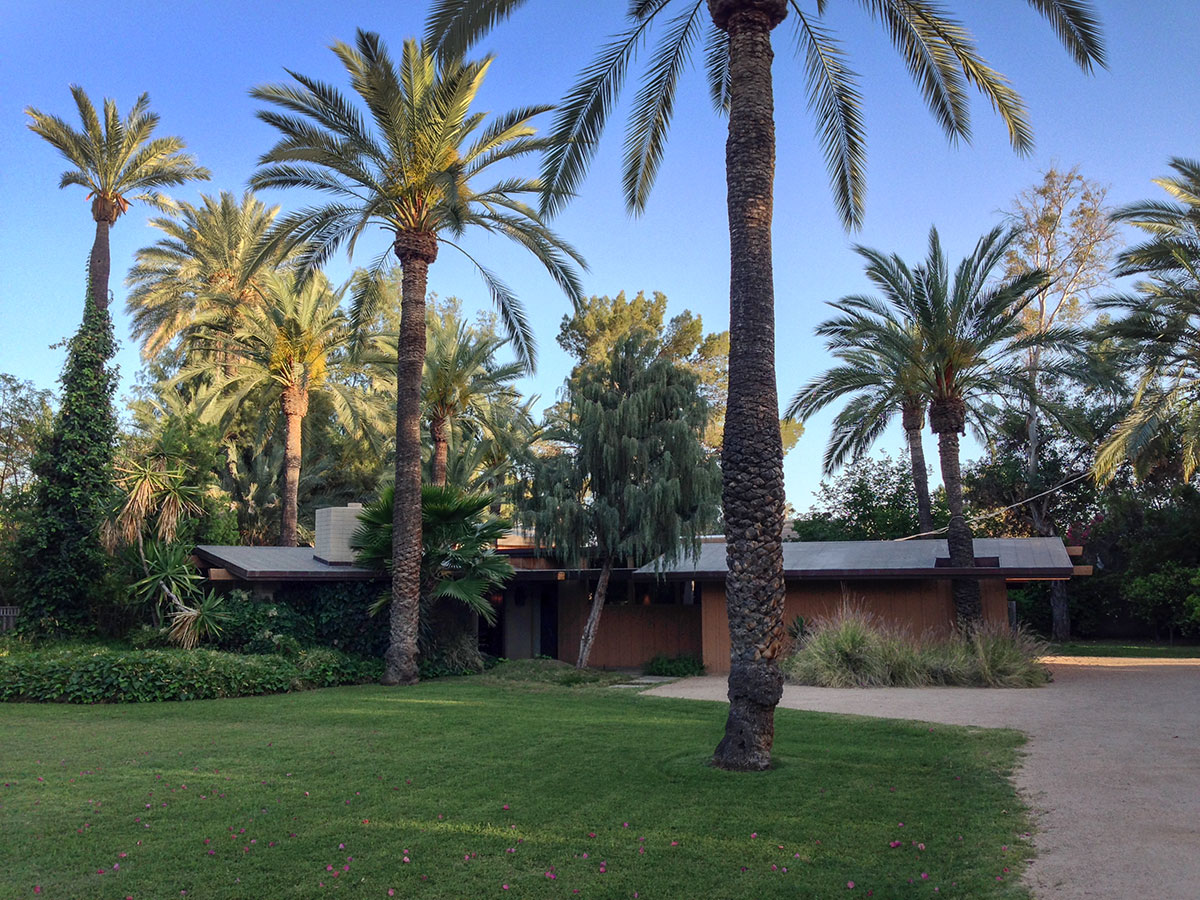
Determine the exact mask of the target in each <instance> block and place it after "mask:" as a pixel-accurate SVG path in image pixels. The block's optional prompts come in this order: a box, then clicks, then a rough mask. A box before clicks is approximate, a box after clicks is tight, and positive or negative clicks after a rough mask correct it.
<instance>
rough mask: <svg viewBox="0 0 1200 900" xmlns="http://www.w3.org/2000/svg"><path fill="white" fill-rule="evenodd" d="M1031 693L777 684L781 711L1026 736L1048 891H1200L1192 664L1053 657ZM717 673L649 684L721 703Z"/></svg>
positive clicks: (1198, 680) (1036, 875) (1198, 703)
mask: <svg viewBox="0 0 1200 900" xmlns="http://www.w3.org/2000/svg"><path fill="white" fill-rule="evenodd" d="M1047 662H1048V663H1049V664H1050V666H1051V668H1052V669H1053V671H1054V683H1053V684H1051V685H1049V686H1047V687H1044V688H1039V689H1032V690H1001V689H978V688H923V689H919V688H875V689H865V690H864V689H849V690H841V689H834V688H810V687H797V686H792V685H789V686H787V687H786V688H784V694H783V701H782V702H781V703H780V705H781V706H784V707H787V708H789V709H808V710H817V711H821V712H835V713H852V714H855V715H860V716H878V717H884V718H894V719H919V720H922V721H926V722H943V723H947V724H951V725H977V726H983V727H989V728H1000V727H1004V728H1016V729H1019V730H1021V731H1024V732H1025V733H1026V734H1028V735H1029V743H1028V744H1027V745H1026V752H1027V755H1026V757H1025V759H1024V761H1023V763H1022V765H1021V768H1020V769H1019V770H1018V772H1017V776H1016V782H1017V787H1018V788H1019V789H1020V791H1021V793H1022V795H1023V796H1024V797H1025V799H1026V802H1028V803H1029V805H1030V807H1031V808H1032V809H1033V811H1034V813H1035V815H1036V817H1037V821H1038V834H1037V835H1036V838H1035V843H1036V845H1037V848H1038V856H1037V859H1036V861H1035V862H1034V864H1033V865H1032V866H1031V868H1030V870H1029V874H1028V876H1027V881H1028V883H1029V885H1030V887H1031V888H1032V890H1033V893H1034V896H1036V897H1039V898H1043V900H1050V898H1055V900H1059V898H1062V900H1076V898H1084V897H1087V898H1100V897H1103V898H1114V900H1123V898H1139V897H1164V898H1168V897H1169V898H1191V897H1200V660H1146V659H1098V658H1086V659H1085V658H1078V657H1072V658H1065V657H1062V658H1050V659H1048V660H1047ZM725 690H726V683H725V677H724V676H706V677H703V678H689V679H686V680H683V681H677V682H674V683H672V684H668V685H664V686H662V687H657V688H653V689H651V690H649V691H646V693H647V694H650V695H654V696H660V697H683V698H691V699H697V700H725Z"/></svg>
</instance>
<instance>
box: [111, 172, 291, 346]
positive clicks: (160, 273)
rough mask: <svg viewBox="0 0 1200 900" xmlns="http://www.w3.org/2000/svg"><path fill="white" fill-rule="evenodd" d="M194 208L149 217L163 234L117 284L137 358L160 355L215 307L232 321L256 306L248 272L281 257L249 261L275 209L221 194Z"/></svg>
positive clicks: (249, 195) (249, 196)
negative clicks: (124, 294) (123, 288)
mask: <svg viewBox="0 0 1200 900" xmlns="http://www.w3.org/2000/svg"><path fill="white" fill-rule="evenodd" d="M200 200H201V204H200V206H193V205H192V204H190V203H180V204H179V205H178V208H177V209H176V210H173V211H172V213H171V215H169V216H160V217H157V218H154V219H151V220H150V224H151V225H153V226H154V227H155V228H157V229H159V230H160V231H162V232H163V234H164V236H163V237H162V238H160V239H159V240H158V241H156V242H155V243H154V244H151V245H150V246H149V247H143V248H142V249H141V250H138V251H137V253H136V254H135V257H134V258H135V259H136V262H135V263H134V265H133V268H131V269H130V270H129V275H128V276H127V277H126V279H125V283H126V284H127V285H128V286H129V287H130V289H131V290H130V292H129V297H128V298H127V299H126V301H125V305H126V309H127V310H128V311H129V313H130V315H131V316H132V318H133V337H134V340H137V341H140V342H141V344H142V357H143V359H150V358H152V357H154V356H157V355H158V354H160V353H162V352H163V351H164V350H165V349H166V348H167V347H168V345H170V343H171V342H172V341H173V340H174V339H175V338H176V337H178V336H179V334H180V332H181V331H183V330H184V329H186V328H187V327H188V326H189V325H190V324H191V323H192V322H193V321H195V319H196V318H197V317H199V316H204V315H208V314H210V313H211V312H213V310H215V309H218V308H219V309H221V310H224V311H225V312H226V313H227V314H228V315H230V316H236V315H237V314H238V313H239V310H242V309H244V308H245V307H246V305H247V304H252V303H255V302H257V299H258V294H257V292H256V289H257V287H258V285H257V284H256V282H255V275H256V274H257V273H256V272H255V271H254V269H255V268H258V269H264V268H266V269H269V268H273V267H274V266H276V265H278V264H280V263H281V262H283V260H281V259H266V260H257V259H256V249H257V247H258V245H259V244H261V243H262V242H263V240H264V238H265V236H266V234H267V232H268V230H269V229H270V227H271V223H272V222H274V220H275V216H276V215H277V214H278V212H279V207H278V206H275V207H268V206H266V205H265V204H263V203H262V202H261V201H260V200H258V198H256V197H255V196H254V194H253V193H251V192H250V191H247V192H246V193H245V194H243V195H242V197H241V199H240V200H239V199H238V198H237V197H235V196H234V195H233V194H231V193H229V192H228V191H221V192H220V194H219V195H218V196H217V197H210V196H208V195H207V194H201V195H200Z"/></svg>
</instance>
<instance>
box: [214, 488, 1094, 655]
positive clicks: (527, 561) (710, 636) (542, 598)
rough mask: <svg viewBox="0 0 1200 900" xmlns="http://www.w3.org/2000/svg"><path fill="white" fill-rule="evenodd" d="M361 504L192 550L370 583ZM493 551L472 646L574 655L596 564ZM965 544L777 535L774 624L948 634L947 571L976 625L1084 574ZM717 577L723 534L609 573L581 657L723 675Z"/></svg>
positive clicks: (1022, 549)
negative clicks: (491, 585) (1039, 588)
mask: <svg viewBox="0 0 1200 900" xmlns="http://www.w3.org/2000/svg"><path fill="white" fill-rule="evenodd" d="M358 512H359V509H358V508H356V507H344V508H339V509H323V510H318V511H317V529H316V541H315V544H316V546H315V547H311V548H310V547H229V546H212V545H203V546H199V547H197V548H196V550H195V557H196V559H197V562H198V563H199V565H200V567H201V571H202V572H203V574H204V575H205V576H206V577H207V578H208V579H209V580H210V581H214V582H230V583H235V584H238V585H241V586H245V587H248V588H251V589H253V590H254V591H255V593H256V594H259V595H270V593H271V592H272V591H273V590H274V589H275V588H277V587H278V586H280V585H282V584H284V583H288V582H293V583H294V582H317V581H322V582H337V581H342V582H348V581H367V580H373V579H374V580H381V576H380V574H379V573H378V572H375V571H372V570H370V569H363V568H360V567H358V566H356V565H354V564H353V561H354V555H353V553H352V552H351V551H350V549H349V535H350V533H351V532H352V531H353V529H354V527H355V525H356V524H357V516H358ZM497 549H498V550H499V551H500V552H502V553H505V554H506V555H507V556H508V557H509V559H510V561H511V562H512V564H513V566H514V568H515V569H516V574H515V576H514V577H513V579H512V580H511V581H510V582H509V583H508V585H507V586H506V587H505V588H504V590H503V591H502V592H498V593H497V594H496V595H494V596H493V597H492V602H493V603H494V604H495V605H496V608H497V612H498V616H497V621H496V624H495V625H491V626H489V625H487V624H486V623H481V624H480V635H479V639H480V647H481V648H482V649H483V650H484V651H485V652H488V653H491V654H494V655H496V656H504V657H507V658H509V659H521V658H528V657H533V656H538V655H545V656H550V657H553V658H556V659H561V660H565V661H567V662H574V661H575V660H576V659H577V657H578V652H579V640H580V636H581V635H582V633H583V625H584V622H585V621H586V619H587V614H588V607H589V603H590V598H591V593H592V591H593V589H594V588H595V585H596V581H597V579H598V578H599V576H600V570H599V568H590V567H580V568H562V567H558V566H556V564H555V563H554V562H553V561H551V560H550V559H548V558H546V557H544V556H542V555H539V553H538V552H537V550H536V549H535V548H534V546H533V544H532V542H531V541H530V540H528V538H527V537H524V536H522V535H520V534H513V535H511V536H510V537H509V538H507V539H505V540H503V541H501V542H500V544H499V545H498V548H497ZM1074 549H1075V548H1072V550H1074ZM975 552H976V554H977V556H976V568H973V569H969V570H957V569H952V568H950V567H949V565H948V563H949V558H948V551H947V548H946V542H945V541H944V540H927V541H830V542H820V543H815V542H795V541H789V542H785V543H784V545H783V556H784V560H783V562H784V577H785V579H786V596H785V608H784V616H785V622H787V623H791V622H792V621H794V620H795V618H796V617H797V616H803V617H804V619H805V620H806V621H811V620H812V619H813V618H815V617H817V616H822V615H828V614H830V613H831V612H833V611H834V610H835V609H836V608H837V607H838V606H839V605H840V604H841V603H842V602H843V600H844V599H849V600H851V601H853V602H858V603H861V605H863V606H864V607H866V608H867V609H868V610H870V611H872V612H874V613H875V614H877V615H879V616H880V617H881V618H883V619H884V620H885V621H888V622H892V623H895V624H898V625H904V626H906V627H907V628H909V629H910V630H911V631H913V632H914V633H922V632H927V631H928V632H935V633H945V632H948V631H949V630H950V629H951V628H952V627H953V623H954V605H953V601H952V599H951V587H950V586H951V580H950V579H952V578H954V577H956V576H962V575H965V574H969V575H970V576H971V577H973V578H977V579H979V582H980V587H981V592H982V595H983V614H984V619H985V621H988V622H993V623H997V624H1003V623H1006V622H1007V621H1008V603H1007V600H1008V588H1007V585H1008V584H1009V583H1013V582H1023V581H1053V580H1065V579H1068V578H1070V577H1071V576H1072V575H1073V574H1081V573H1080V572H1077V571H1076V569H1075V567H1074V566H1073V565H1072V562H1071V554H1070V553H1069V552H1068V549H1067V548H1066V547H1065V546H1064V545H1063V542H1062V541H1061V540H1060V539H1058V538H980V539H977V540H976V541H975ZM725 573H726V562H725V542H724V540H722V539H718V538H712V539H706V540H705V541H704V542H703V543H702V544H701V546H700V552H699V554H698V555H697V556H695V557H685V558H682V559H679V560H677V561H675V562H674V563H670V564H667V563H664V562H663V561H661V560H658V561H655V562H652V563H650V564H649V565H646V566H643V567H641V568H640V569H633V568H623V569H615V570H614V571H613V572H612V576H611V580H610V583H609V589H608V600H607V603H606V604H605V609H604V613H603V616H602V618H601V620H600V629H599V632H598V634H597V636H596V641H595V643H594V644H593V647H592V655H591V660H590V662H591V664H592V665H595V666H600V667H609V668H617V667H633V666H641V665H643V664H644V663H645V662H647V661H648V660H649V659H651V658H652V657H654V656H656V655H660V654H661V655H665V656H679V655H681V654H685V653H688V654H692V655H695V656H698V657H700V658H702V659H703V661H704V664H705V666H706V667H707V669H708V671H709V672H725V671H728V669H729V628H728V620H727V617H726V612H725ZM381 588H382V584H381Z"/></svg>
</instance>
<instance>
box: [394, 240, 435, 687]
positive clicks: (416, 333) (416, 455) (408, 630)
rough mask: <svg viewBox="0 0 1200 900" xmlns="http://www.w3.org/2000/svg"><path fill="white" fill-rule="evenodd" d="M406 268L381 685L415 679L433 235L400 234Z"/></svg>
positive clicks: (399, 247) (400, 251)
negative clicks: (427, 316)
mask: <svg viewBox="0 0 1200 900" xmlns="http://www.w3.org/2000/svg"><path fill="white" fill-rule="evenodd" d="M394 250H395V252H396V257H397V258H398V259H399V260H400V265H401V266H402V267H403V269H404V279H403V281H402V283H401V296H400V339H399V341H398V342H397V350H396V493H395V501H394V505H393V507H392V523H393V525H392V607H391V615H390V620H389V624H388V631H389V634H388V637H389V643H388V648H387V652H386V653H384V657H383V661H384V670H383V678H382V679H381V681H382V682H383V684H387V685H395V684H415V683H416V681H417V632H418V629H419V627H420V608H421V369H422V367H423V366H424V364H425V289H426V284H427V282H428V277H429V266H430V265H431V264H432V263H433V262H434V260H436V259H437V250H438V248H437V237H436V235H433V234H430V233H428V232H400V233H399V234H397V235H396V243H395V246H394Z"/></svg>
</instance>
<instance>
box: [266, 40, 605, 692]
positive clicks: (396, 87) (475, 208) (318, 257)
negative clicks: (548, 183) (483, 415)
mask: <svg viewBox="0 0 1200 900" xmlns="http://www.w3.org/2000/svg"><path fill="white" fill-rule="evenodd" d="M332 49H333V52H334V53H335V54H336V55H337V57H338V59H339V60H340V61H341V63H342V65H343V66H344V68H345V69H346V73H347V74H348V75H349V78H350V84H351V87H352V88H353V89H354V91H355V93H356V94H357V95H358V97H359V99H361V101H362V102H363V103H364V104H365V105H366V107H367V111H368V114H369V117H368V118H364V117H363V115H362V114H361V113H360V111H359V109H358V108H357V106H356V105H355V104H353V103H351V102H350V101H349V100H347V99H346V98H345V97H344V96H343V95H342V94H341V93H340V92H339V91H338V90H337V89H336V88H334V87H332V86H330V85H327V84H323V83H321V82H318V81H315V80H314V79H311V78H307V77H305V76H303V75H300V74H297V73H295V72H292V73H290V74H291V75H292V78H293V79H294V81H295V84H284V85H271V86H267V87H260V88H256V89H255V90H254V91H252V95H253V96H254V97H256V98H258V99H259V100H263V101H266V102H267V103H270V104H272V106H273V107H275V108H273V109H266V110H261V111H260V112H259V117H260V118H261V119H262V120H263V121H265V122H267V123H268V124H270V125H272V126H273V127H274V128H276V129H277V130H278V131H279V132H281V134H282V138H281V139H280V140H279V142H278V143H277V144H276V145H275V146H274V147H273V148H272V149H271V150H269V151H268V152H267V153H266V154H264V155H263V157H262V158H261V160H260V169H259V171H258V173H257V174H256V175H255V176H254V178H253V179H252V180H251V183H252V184H253V185H254V186H255V187H303V188H309V189H314V190H316V191H318V192H321V193H323V194H326V195H328V196H329V197H330V200H329V201H328V202H326V203H324V204H322V205H318V206H312V207H308V208H306V209H302V210H299V211H297V212H295V213H292V214H290V215H288V216H285V217H284V218H283V219H282V220H281V221H280V223H279V227H278V231H277V237H276V239H275V241H274V242H271V243H269V244H268V245H267V247H266V248H265V252H270V251H271V250H272V244H286V243H288V242H290V243H292V244H303V245H304V248H303V249H302V250H301V251H300V253H299V256H298V261H299V264H300V268H301V272H302V273H308V272H311V271H313V270H314V269H315V268H316V267H318V266H320V265H321V264H322V263H323V262H324V261H325V260H326V259H328V258H329V256H330V254H332V253H333V252H334V251H335V250H336V249H337V248H338V247H340V246H341V245H343V244H346V245H347V249H348V250H349V251H350V252H351V253H353V249H354V245H355V243H356V242H357V240H358V238H359V237H360V236H361V235H362V233H363V230H364V229H365V228H366V227H367V225H368V224H370V223H372V222H374V223H376V224H382V225H383V226H384V227H385V228H386V229H388V230H389V231H390V232H391V233H392V236H393V243H392V249H393V251H394V252H395V254H396V257H397V259H399V261H400V264H401V267H402V269H403V281H402V285H401V302H400V309H401V315H400V333H399V336H398V339H397V343H396V473H395V496H394V508H393V519H394V522H395V528H394V531H393V542H392V551H393V565H392V609H391V616H390V621H389V630H390V644H389V647H388V650H387V653H386V655H385V669H384V676H383V681H384V683H385V684H411V683H413V682H415V681H416V680H417V664H416V656H417V652H418V650H417V633H418V630H419V629H418V626H419V622H418V619H419V614H420V564H421V517H420V509H421V431H420V420H421V408H420V399H421V398H420V393H421V373H422V369H423V368H424V363H425V292H426V288H427V285H428V276H429V266H430V265H431V264H432V263H433V262H434V261H435V260H436V259H437V256H438V245H439V243H447V244H450V245H451V246H456V247H457V244H455V243H454V242H453V241H452V240H451V238H457V237H458V236H460V235H462V234H464V233H465V231H466V230H467V229H468V228H476V229H482V230H484V231H487V232H492V233H496V234H501V235H503V236H505V237H507V238H510V239H511V240H513V241H515V242H517V243H518V244H520V245H521V246H523V247H525V248H526V249H527V250H529V251H530V252H531V253H533V255H534V256H535V257H536V258H537V259H538V260H539V261H540V262H541V263H542V264H543V265H544V266H545V267H546V270H547V271H548V272H549V273H550V275H551V277H552V278H553V279H554V280H555V281H556V282H558V284H559V285H560V286H561V287H562V288H563V290H564V291H565V292H566V293H567V295H568V296H569V297H570V298H571V300H572V301H573V302H576V303H577V302H578V301H579V298H580V297H581V296H582V291H581V289H580V285H579V279H578V276H577V274H576V271H575V267H574V264H580V265H582V259H581V258H580V257H579V255H578V253H576V251H575V250H574V249H573V248H572V247H571V246H570V245H568V244H567V243H565V242H564V241H562V240H561V239H560V238H559V237H558V236H557V235H555V234H554V233H553V232H552V231H551V230H550V229H549V228H548V227H547V226H546V224H545V223H544V222H543V220H542V219H541V217H540V216H539V214H538V213H537V212H536V211H535V210H534V209H533V208H532V207H530V206H529V205H528V204H526V203H525V202H524V200H523V199H522V198H523V197H525V196H530V195H536V194H537V193H538V192H539V191H540V189H541V184H540V182H538V181H537V180H530V179H525V178H520V177H515V176H511V175H510V176H506V177H503V178H501V179H500V180H499V181H497V182H495V183H494V184H491V185H489V186H488V187H485V188H479V187H477V186H476V183H475V182H476V181H477V180H478V179H479V178H480V177H481V176H482V175H483V174H484V173H485V172H486V171H487V170H488V169H489V168H490V167H492V166H493V165H495V164H497V163H500V162H502V161H506V160H517V159H520V158H521V157H524V156H526V155H527V154H530V153H537V152H540V151H541V150H543V149H545V147H546V143H545V141H544V140H542V139H539V138H537V137H535V135H534V132H533V129H532V127H531V126H530V124H529V123H530V120H531V119H532V118H533V117H534V116H536V115H537V114H539V113H541V112H543V111H545V110H546V108H547V107H528V108H524V109H518V110H515V111H513V112H510V113H507V114H505V115H501V116H498V117H496V118H494V119H493V120H491V122H490V123H488V122H487V121H486V120H487V117H486V115H485V114H484V113H475V112H472V111H471V104H472V103H473V102H474V100H475V98H476V95H477V94H478V91H479V86H480V84H481V83H482V81H483V78H484V75H485V74H486V73H487V70H488V68H489V66H490V64H491V60H490V58H488V59H485V60H483V61H482V62H472V63H464V62H462V61H461V59H456V60H452V61H448V62H443V63H440V64H439V63H438V62H437V61H436V60H435V58H434V56H433V53H432V52H431V50H429V49H427V48H425V47H423V46H421V45H419V44H417V43H416V42H415V41H407V42H406V43H405V45H404V52H403V55H402V57H401V60H400V65H399V68H397V66H396V65H395V64H394V63H393V61H392V58H391V57H390V56H389V54H388V52H387V50H386V48H385V47H384V46H383V43H382V41H381V40H380V39H379V36H378V35H375V34H371V33H368V32H364V31H359V32H358V36H357V39H356V41H355V46H353V47H351V46H349V45H347V44H342V43H338V44H335V45H334V46H333V48H332ZM459 249H461V248H459ZM464 252H465V251H464ZM384 256H385V257H386V254H384ZM382 261H383V258H381V259H380V260H379V265H382ZM472 262H475V261H474V259H472ZM476 266H477V268H478V269H479V271H480V272H481V273H482V275H483V278H484V281H485V282H486V283H487V286H488V289H489V291H490V292H491V295H492V299H493V301H494V302H495V304H496V306H497V309H498V312H499V316H500V319H501V322H502V323H503V325H504V328H505V330H506V331H507V333H508V337H509V338H510V339H511V340H512V342H513V347H514V350H515V351H516V353H517V355H518V357H519V358H520V359H521V361H522V362H523V363H524V364H525V365H526V366H527V367H529V368H532V366H533V363H534V347H533V339H532V335H531V334H530V332H529V325H528V323H527V322H526V320H525V316H524V313H523V311H522V310H521V307H520V304H519V303H518V302H517V299H516V297H515V296H514V295H513V293H512V292H511V291H510V290H509V289H508V287H507V286H506V285H505V284H504V283H503V282H502V281H501V280H500V279H499V278H497V277H496V276H494V275H493V274H492V273H490V272H489V271H488V270H487V269H485V268H483V267H482V266H479V265H478V263H476ZM362 283H363V284H365V285H371V284H378V283H379V282H378V280H365V279H364V280H363V281H362ZM380 302H382V297H381V295H380V292H378V291H370V290H367V291H362V292H360V293H359V294H358V296H357V297H356V298H355V305H354V306H355V308H354V312H355V319H356V320H357V321H358V322H362V321H367V320H370V319H371V318H372V317H373V316H374V311H375V309H377V308H378V307H377V304H378V303H380Z"/></svg>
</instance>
